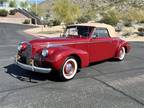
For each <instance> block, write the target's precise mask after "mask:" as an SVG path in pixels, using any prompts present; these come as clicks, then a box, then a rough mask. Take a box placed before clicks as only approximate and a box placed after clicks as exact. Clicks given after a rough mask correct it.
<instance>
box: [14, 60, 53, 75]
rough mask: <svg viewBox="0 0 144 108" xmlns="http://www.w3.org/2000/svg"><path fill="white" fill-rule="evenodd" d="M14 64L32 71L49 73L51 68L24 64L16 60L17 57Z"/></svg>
mask: <svg viewBox="0 0 144 108" xmlns="http://www.w3.org/2000/svg"><path fill="white" fill-rule="evenodd" d="M16 64H17V65H18V66H19V67H21V68H23V69H26V70H29V71H33V72H38V73H50V72H51V70H52V69H51V68H40V67H36V66H30V65H26V64H23V63H20V62H18V61H17V59H16Z"/></svg>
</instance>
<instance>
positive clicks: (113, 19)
mask: <svg viewBox="0 0 144 108" xmlns="http://www.w3.org/2000/svg"><path fill="white" fill-rule="evenodd" d="M102 16H103V18H102V19H101V20H100V21H99V22H101V23H106V24H110V25H117V23H118V22H119V20H120V16H119V14H118V12H116V11H114V10H110V11H108V12H107V13H103V15H102Z"/></svg>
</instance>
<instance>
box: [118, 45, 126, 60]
mask: <svg viewBox="0 0 144 108" xmlns="http://www.w3.org/2000/svg"><path fill="white" fill-rule="evenodd" d="M125 54H126V51H125V48H124V47H122V48H121V49H120V51H119V57H118V60H120V61H122V60H124V58H125Z"/></svg>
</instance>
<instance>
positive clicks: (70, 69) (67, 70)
mask: <svg viewBox="0 0 144 108" xmlns="http://www.w3.org/2000/svg"><path fill="white" fill-rule="evenodd" d="M64 71H65V74H66V75H67V76H70V75H72V74H73V72H74V64H73V63H72V62H68V63H67V64H66V65H65V70H64Z"/></svg>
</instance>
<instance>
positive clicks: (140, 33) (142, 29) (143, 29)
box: [137, 27, 144, 36]
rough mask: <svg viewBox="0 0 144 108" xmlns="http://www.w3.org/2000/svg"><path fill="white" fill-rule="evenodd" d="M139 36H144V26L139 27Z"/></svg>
mask: <svg viewBox="0 0 144 108" xmlns="http://www.w3.org/2000/svg"><path fill="white" fill-rule="evenodd" d="M137 34H138V35H139V36H144V27H140V28H138V33H137Z"/></svg>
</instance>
